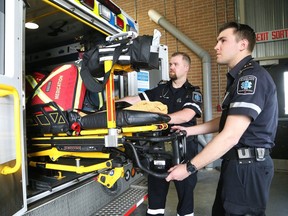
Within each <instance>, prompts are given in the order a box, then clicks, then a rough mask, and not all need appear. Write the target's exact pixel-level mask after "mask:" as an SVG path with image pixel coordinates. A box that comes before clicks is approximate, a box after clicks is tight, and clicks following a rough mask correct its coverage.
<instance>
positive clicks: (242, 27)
mask: <svg viewBox="0 0 288 216" xmlns="http://www.w3.org/2000/svg"><path fill="white" fill-rule="evenodd" d="M228 28H234V33H235V34H236V39H238V40H241V39H247V40H248V42H249V45H248V49H249V51H251V52H252V51H253V49H254V46H255V44H256V35H255V32H254V29H252V28H251V27H250V26H248V25H246V24H241V23H237V22H227V23H225V24H224V25H222V26H221V27H220V28H219V34H220V33H221V32H222V31H224V30H225V29H228Z"/></svg>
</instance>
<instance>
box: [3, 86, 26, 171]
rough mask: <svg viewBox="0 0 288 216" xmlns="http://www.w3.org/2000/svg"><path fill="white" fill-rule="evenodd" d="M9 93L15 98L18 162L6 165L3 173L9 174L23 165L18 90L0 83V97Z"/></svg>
mask: <svg viewBox="0 0 288 216" xmlns="http://www.w3.org/2000/svg"><path fill="white" fill-rule="evenodd" d="M8 95H13V98H14V128H15V142H16V143H15V144H16V163H15V165H14V167H10V166H5V167H4V168H3V169H2V170H1V174H3V175H7V174H12V173H15V172H17V171H18V170H19V168H20V167H21V160H22V155H21V142H20V135H21V130H20V98H19V94H18V92H17V90H16V89H15V88H14V87H12V86H8V85H5V84H0V97H6V96H8Z"/></svg>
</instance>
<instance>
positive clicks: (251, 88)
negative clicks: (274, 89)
mask: <svg viewBox="0 0 288 216" xmlns="http://www.w3.org/2000/svg"><path fill="white" fill-rule="evenodd" d="M256 84H257V77H255V76H253V75H247V76H243V77H240V79H239V80H238V84H237V94H240V95H247V94H254V93H255V89H256Z"/></svg>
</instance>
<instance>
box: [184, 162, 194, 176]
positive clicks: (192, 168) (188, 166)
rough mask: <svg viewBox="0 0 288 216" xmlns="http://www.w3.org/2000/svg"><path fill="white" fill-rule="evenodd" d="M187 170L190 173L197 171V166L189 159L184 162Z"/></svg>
mask: <svg viewBox="0 0 288 216" xmlns="http://www.w3.org/2000/svg"><path fill="white" fill-rule="evenodd" d="M186 169H187V172H188V173H189V174H190V175H191V174H194V173H196V172H197V168H196V167H195V166H194V165H193V164H192V163H191V161H190V160H188V162H187V163H186Z"/></svg>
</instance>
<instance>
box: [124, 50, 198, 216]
mask: <svg viewBox="0 0 288 216" xmlns="http://www.w3.org/2000/svg"><path fill="white" fill-rule="evenodd" d="M190 66H191V59H190V57H189V56H188V55H187V54H186V53H183V52H175V53H173V54H172V56H171V58H170V70H169V77H170V81H168V82H165V83H159V85H158V86H157V87H155V88H154V89H150V90H146V91H145V92H143V93H140V94H139V95H137V96H128V97H125V98H122V99H120V100H119V101H126V102H129V103H131V104H135V103H136V102H139V101H141V100H147V101H159V102H162V103H163V104H165V105H167V107H168V115H169V116H170V117H171V120H170V121H169V125H171V124H180V125H183V126H192V125H196V117H197V118H199V117H201V114H202V111H201V105H202V95H201V93H200V91H199V88H198V87H195V86H192V85H191V84H190V83H189V82H188V80H187V74H188V72H189V70H190ZM169 131H170V129H169V130H167V132H169ZM197 145H198V142H197V137H196V136H189V137H187V154H186V156H185V160H191V158H193V157H194V156H195V155H196V154H197V150H198V146H197ZM163 172H167V170H164V171H163ZM196 182H197V176H196V175H191V176H189V177H188V178H186V179H185V180H184V181H174V183H175V187H176V190H177V194H178V205H177V214H178V215H180V216H193V215H194V200H193V190H194V188H195V185H196ZM168 189H169V182H167V181H166V180H165V179H160V178H157V177H154V176H152V175H148V210H147V215H149V216H151V215H157V216H161V215H164V212H165V203H166V196H167V193H168Z"/></svg>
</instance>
